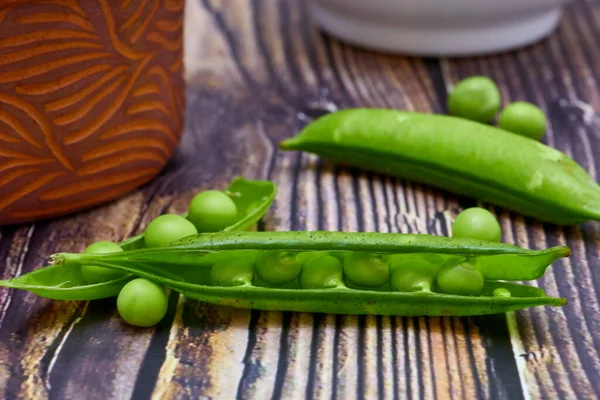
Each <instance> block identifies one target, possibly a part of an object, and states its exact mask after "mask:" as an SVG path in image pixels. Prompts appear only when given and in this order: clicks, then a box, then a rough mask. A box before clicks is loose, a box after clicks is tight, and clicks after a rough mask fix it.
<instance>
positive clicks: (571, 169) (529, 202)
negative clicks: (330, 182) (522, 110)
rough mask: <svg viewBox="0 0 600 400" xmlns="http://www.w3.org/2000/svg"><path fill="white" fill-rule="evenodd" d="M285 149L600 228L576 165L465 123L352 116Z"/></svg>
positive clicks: (595, 201) (362, 112) (595, 202)
mask: <svg viewBox="0 0 600 400" xmlns="http://www.w3.org/2000/svg"><path fill="white" fill-rule="evenodd" d="M280 147H281V148H282V149H283V150H302V151H307V152H311V153H314V154H317V155H319V156H321V157H324V158H327V159H330V160H332V161H334V162H340V163H343V164H349V165H353V166H357V167H361V168H365V169H368V170H373V171H377V172H382V173H386V174H391V175H394V176H398V177H402V178H404V179H409V180H413V181H418V182H422V183H426V184H429V185H432V186H436V187H439V188H442V189H445V190H448V191H451V192H454V193H458V194H461V195H465V196H469V197H475V198H476V199H478V200H481V201H485V202H489V203H493V204H497V205H500V206H502V207H505V208H508V209H512V210H516V211H518V212H520V213H522V214H524V215H528V216H531V217H535V218H537V219H539V220H541V221H546V222H552V223H556V224H565V225H569V224H580V223H583V222H586V221H588V220H590V219H593V220H600V187H599V186H598V184H597V183H596V182H595V181H594V180H593V179H592V178H590V176H589V175H588V174H587V172H586V171H585V170H584V169H583V168H582V167H581V166H580V165H579V164H577V163H576V162H575V161H574V160H573V159H571V158H570V157H568V156H567V155H565V154H564V153H561V152H560V151H558V150H556V149H553V148H551V147H548V146H546V145H544V144H542V143H539V142H536V141H533V140H529V139H528V138H525V137H522V136H519V135H515V134H512V133H510V132H507V131H504V130H502V129H498V128H495V127H492V126H488V125H484V124H480V123H477V122H473V121H468V120H465V119H462V118H457V117H452V116H446V115H434V114H422V113H413V112H407V111H397V110H387V109H347V110H343V111H338V112H335V113H331V114H328V115H325V116H323V117H321V118H319V119H317V120H315V121H313V122H312V123H310V124H309V125H307V126H306V127H305V128H304V129H303V130H302V131H301V132H300V133H299V134H298V135H297V136H295V137H293V138H290V139H287V140H284V141H283V142H281V143H280Z"/></svg>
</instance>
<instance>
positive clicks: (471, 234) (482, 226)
mask: <svg viewBox="0 0 600 400" xmlns="http://www.w3.org/2000/svg"><path fill="white" fill-rule="evenodd" d="M452 237H459V238H470V239H479V240H486V241H488V242H500V241H501V240H502V228H500V224H499V223H498V220H497V219H496V217H494V214H492V213H491V212H489V211H488V210H486V209H485V208H480V207H472V208H467V209H466V210H464V211H463V212H461V213H460V214H458V216H457V217H456V219H455V220H454V224H452Z"/></svg>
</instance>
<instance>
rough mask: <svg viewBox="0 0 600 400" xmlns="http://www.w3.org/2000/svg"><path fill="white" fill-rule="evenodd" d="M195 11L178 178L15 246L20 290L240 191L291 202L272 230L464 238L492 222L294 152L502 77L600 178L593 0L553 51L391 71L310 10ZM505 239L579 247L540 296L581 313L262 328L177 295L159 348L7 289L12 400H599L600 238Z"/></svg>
mask: <svg viewBox="0 0 600 400" xmlns="http://www.w3.org/2000/svg"><path fill="white" fill-rule="evenodd" d="M232 3H233V2H225V1H223V2H218V1H194V0H189V1H188V5H187V7H188V10H187V23H188V25H187V27H188V30H187V56H186V63H187V67H188V81H189V92H188V107H189V113H188V120H187V125H186V132H185V135H184V138H183V142H182V145H181V147H180V150H179V152H178V153H177V155H176V157H175V159H174V160H173V162H172V163H171V164H170V165H169V167H168V168H167V169H166V170H165V171H164V173H163V174H162V175H161V176H160V177H159V178H157V179H156V180H155V181H153V182H152V183H151V184H149V185H147V186H145V187H144V188H142V189H140V190H139V191H137V192H135V193H133V194H131V195H129V196H127V197H125V198H123V199H122V200H120V201H117V202H114V203H112V204H109V205H106V206H104V207H101V208H98V209H95V210H93V211H89V212H86V213H81V214H78V215H74V216H71V217H68V218H62V219H57V220H53V221H49V222H42V223H37V224H29V225H22V226H16V227H10V228H3V229H2V230H1V231H0V239H1V240H0V260H2V261H1V268H0V272H1V277H2V279H7V278H10V277H13V276H16V275H18V274H21V273H24V272H27V271H31V270H33V269H35V268H38V267H40V266H42V265H43V264H44V262H45V261H46V259H47V256H48V255H49V254H51V253H53V252H56V251H58V250H59V249H60V250H68V251H81V250H83V248H84V247H85V245H86V244H88V243H90V242H92V241H95V240H101V239H105V240H115V241H118V240H121V239H123V238H125V237H129V236H131V235H133V234H135V233H137V232H140V231H142V230H143V229H144V227H145V226H146V224H147V223H148V221H150V220H151V219H152V218H153V217H155V216H157V215H159V214H161V213H165V212H174V213H178V212H182V211H183V210H185V209H186V207H187V204H188V202H189V200H190V199H191V197H192V196H193V194H194V193H196V192H197V191H199V190H203V189H208V188H224V187H225V186H226V184H227V182H228V181H229V180H230V179H231V178H232V177H233V176H235V175H237V174H243V175H245V176H247V177H249V178H264V179H272V180H274V181H275V182H276V183H277V184H278V185H279V193H278V196H277V199H276V201H275V204H274V206H273V208H272V210H271V211H270V212H269V214H268V215H267V216H266V217H265V218H264V220H263V222H262V223H261V224H260V225H259V227H258V228H259V229H261V230H289V229H294V230H303V229H309V230H314V229H328V230H346V231H383V232H388V231H391V232H420V233H424V232H430V233H433V234H447V233H448V228H449V226H450V224H451V221H452V219H453V217H454V216H455V215H456V213H457V212H459V211H460V210H461V209H462V208H463V207H467V206H473V205H475V204H476V203H475V202H474V201H472V200H470V199H467V198H459V197H456V196H454V195H452V194H450V193H447V192H442V191H438V190H435V189H432V188H431V187H426V186H422V185H418V184H413V183H409V182H405V181H402V180H399V179H394V178H390V177H387V176H382V175H378V174H372V173H365V172H362V171H358V170H353V169H345V168H341V167H337V166H332V165H330V164H328V163H325V162H323V161H320V160H318V159H317V158H316V157H313V156H309V155H306V154H299V153H293V152H292V153H282V152H280V151H279V150H278V149H277V142H278V141H279V140H280V139H282V138H285V137H288V136H291V135H292V134H294V133H295V132H297V131H298V129H300V128H301V127H302V126H303V125H304V124H305V123H306V122H307V121H310V120H311V119H312V118H314V117H316V116H319V115H321V114H323V113H326V112H328V111H332V110H335V109H340V108H344V107H350V106H380V107H393V108H399V109H406V110H418V111H424V112H444V111H445V105H444V104H445V100H446V96H447V91H448V89H449V88H451V87H452V85H453V84H454V83H455V82H457V81H458V80H460V79H461V78H464V77H467V76H470V75H474V74H485V75H488V76H490V77H492V78H493V79H494V80H496V81H497V82H498V83H499V85H500V88H501V91H502V95H503V97H504V100H505V101H508V100H512V101H514V100H529V101H532V102H535V103H537V104H539V105H540V106H541V107H542V108H543V109H544V110H545V111H546V113H547V114H548V115H549V117H550V121H551V124H550V128H549V130H548V133H547V135H546V137H545V141H546V142H547V143H548V144H549V145H551V146H554V147H556V148H558V149H560V150H562V151H564V152H566V153H567V154H569V155H572V156H573V157H574V158H575V159H576V160H577V161H579V162H580V163H581V164H582V165H583V166H584V167H585V168H586V169H587V170H588V171H590V173H591V175H592V176H594V177H596V174H597V172H596V171H597V169H598V167H600V158H598V157H595V156H596V154H597V152H598V150H599V149H600V134H599V133H598V132H599V130H598V123H599V122H600V120H599V114H598V113H599V112H600V83H599V82H600V3H599V2H598V1H597V0H577V1H575V2H574V4H573V5H572V6H570V7H569V8H568V9H567V12H566V16H565V18H564V20H563V22H562V24H561V26H560V29H559V30H558V31H557V32H556V33H555V34H553V35H552V36H551V37H550V38H549V39H547V40H545V41H543V42H542V43H540V44H537V45H535V46H533V47H529V48H526V49H523V50H520V51H518V52H512V53H508V54H503V55H498V56H493V57H481V58H474V59H462V60H447V59H441V60H439V59H421V58H405V57H397V56H390V55H385V54H381V53H375V52H370V51H366V50H361V49H357V48H354V47H351V46H347V45H344V44H342V43H340V42H338V41H336V40H332V39H330V38H327V37H325V36H323V35H321V34H320V33H319V32H318V31H317V30H316V28H315V27H314V25H313V24H312V23H311V22H310V21H309V19H308V16H307V12H306V8H305V5H304V4H303V2H301V1H279V2H275V1H268V0H264V1H252V2H251V1H242V0H240V1H236V2H235V7H234V6H232ZM492 210H493V211H494V212H495V213H496V214H497V216H498V217H499V219H500V220H501V223H502V227H503V229H504V233H505V237H504V238H505V240H506V241H507V242H509V243H515V244H518V245H520V246H524V247H531V248H542V247H546V246H551V245H557V244H566V245H568V246H571V248H572V250H573V256H572V257H571V258H570V259H569V260H566V261H560V262H557V263H556V265H555V267H554V268H553V269H552V270H551V271H549V272H548V273H547V274H546V276H545V277H544V278H543V279H540V280H539V282H537V283H535V284H536V285H539V286H540V287H542V288H544V289H545V290H546V291H547V292H548V293H549V294H550V295H554V296H563V297H567V298H568V299H569V301H570V303H569V305H567V306H565V307H563V308H535V309H530V310H526V311H520V312H517V313H511V314H507V315H495V316H485V317H477V318H401V317H398V318H389V317H374V316H368V317H355V316H333V315H312V314H302V313H281V312H258V311H254V312H250V311H246V310H236V309H229V308H219V307H215V306H211V305H207V304H203V303H199V302H195V301H188V300H185V299H183V298H182V297H181V296H179V295H177V294H176V293H171V295H170V304H171V305H170V309H169V312H168V314H167V317H166V318H165V319H164V320H163V322H161V323H160V325H159V326H158V327H157V328H156V329H134V328H131V327H128V326H126V325H124V324H123V323H122V322H121V320H120V319H119V317H118V315H117V313H116V311H115V302H114V300H106V301H93V302H59V301H50V300H47V299H43V298H39V297H37V296H35V295H33V294H30V293H25V292H17V291H13V290H6V289H2V290H0V397H1V398H9V399H10V398H15V397H16V398H40V399H42V398H54V399H58V398H69V399H84V398H87V399H127V398H136V399H138V398H139V399H143V398H149V397H150V396H152V397H153V398H155V399H163V398H184V399H187V398H191V399H198V398H214V399H217V398H218V399H231V398H234V397H235V396H238V397H239V398H254V399H266V398H280V397H281V398H294V399H295V398H304V397H306V398H319V399H329V398H342V399H352V398H377V397H380V398H386V399H404V398H409V397H410V398H427V399H445V398H475V397H477V398H502V399H520V398H533V399H542V398H543V399H558V398H582V399H583V398H588V399H592V398H598V397H599V396H600V357H599V356H598V351H599V350H600V334H599V332H600V314H599V302H600V272H599V270H600V267H599V265H598V264H599V260H598V258H599V257H600V239H599V235H600V224H598V223H588V224H585V225H583V226H581V227H566V228H561V227H557V226H553V225H543V224H540V223H538V222H536V221H534V220H531V219H528V218H523V217H522V216H520V215H517V214H514V213H511V212H507V211H506V210H503V209H497V208H496V209H494V208H492Z"/></svg>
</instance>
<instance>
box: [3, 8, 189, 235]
mask: <svg viewBox="0 0 600 400" xmlns="http://www.w3.org/2000/svg"><path fill="white" fill-rule="evenodd" d="M183 6H184V0H169V1H164V0H125V1H121V0H80V1H75V0H30V1H27V0H16V1H6V0H4V1H0V225H1V224H7V223H15V222H22V221H29V220H33V219H38V218H45V217H49V216H54V215H60V214H64V213H67V212H70V211H73V210H78V209H83V208H89V207H90V206H93V205H95V204H98V203H101V202H105V201H107V200H110V199H113V198H115V197H117V196H119V195H121V194H123V193H125V192H128V191H131V190H133V189H134V188H136V187H138V186H139V185H141V184H143V183H145V182H147V181H148V180H150V179H151V178H153V177H154V176H155V175H156V174H158V172H159V171H160V170H161V169H162V168H163V167H164V165H165V164H166V162H167V161H168V159H169V158H170V157H171V155H172V153H173V151H174V149H175V148H176V146H177V144H178V141H179V137H180V134H181V128H182V119H183V114H184V105H185V100H184V87H183V77H182V51H183V32H182V25H183Z"/></svg>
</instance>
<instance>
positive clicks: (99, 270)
mask: <svg viewBox="0 0 600 400" xmlns="http://www.w3.org/2000/svg"><path fill="white" fill-rule="evenodd" d="M120 251H123V249H122V248H121V247H120V246H119V245H118V244H116V243H113V242H108V241H101V242H96V243H92V244H90V245H89V246H88V247H87V248H86V249H85V251H84V253H87V254H104V253H117V252H120ZM81 274H82V275H83V277H84V279H85V280H86V281H87V282H88V283H100V282H108V281H112V280H115V279H118V278H121V277H122V276H124V273H123V272H120V271H116V270H114V269H110V268H104V267H99V266H97V265H87V264H84V265H82V266H81Z"/></svg>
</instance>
